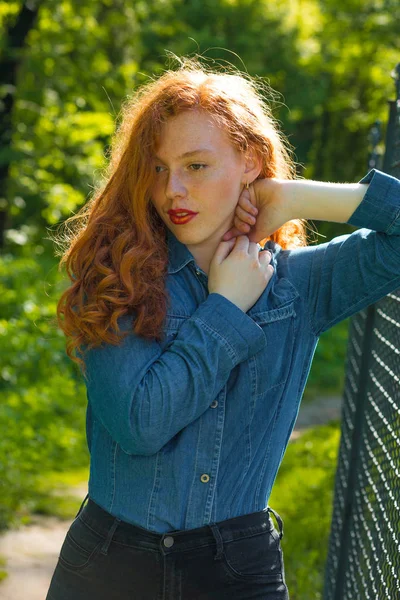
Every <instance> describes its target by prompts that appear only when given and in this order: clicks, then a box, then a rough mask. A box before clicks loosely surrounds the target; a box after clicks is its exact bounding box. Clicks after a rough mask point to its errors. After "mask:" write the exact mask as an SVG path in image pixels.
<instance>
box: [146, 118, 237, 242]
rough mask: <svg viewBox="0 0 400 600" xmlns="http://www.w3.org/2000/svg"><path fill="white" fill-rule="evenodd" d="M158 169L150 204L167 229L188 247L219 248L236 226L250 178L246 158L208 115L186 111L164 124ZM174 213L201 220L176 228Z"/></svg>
mask: <svg viewBox="0 0 400 600" xmlns="http://www.w3.org/2000/svg"><path fill="white" fill-rule="evenodd" d="M154 170H155V180H154V184H153V186H152V189H151V199H152V203H153V205H154V207H155V209H156V210H157V213H158V214H159V216H160V217H161V219H162V220H163V221H164V223H165V224H166V226H167V227H168V228H169V229H170V230H171V231H172V232H173V233H174V235H175V237H177V238H178V239H179V240H180V241H181V242H182V243H183V244H186V245H188V246H189V247H190V246H194V248H196V246H197V245H199V246H198V247H199V248H203V249H206V248H207V247H208V246H210V247H214V249H215V248H216V246H217V245H218V244H219V242H220V241H221V238H222V236H223V235H224V233H225V232H226V231H228V229H230V227H231V226H232V224H233V217H234V212H235V207H236V204H237V202H238V199H239V195H240V192H241V190H242V188H243V184H244V183H245V182H246V181H247V180H248V179H249V177H248V176H247V177H246V174H245V173H246V162H245V159H244V154H243V153H240V152H238V151H237V150H236V148H235V147H234V146H233V144H232V143H231V142H230V140H229V138H228V136H227V134H226V133H225V132H224V131H223V130H222V129H221V128H220V127H218V125H216V123H215V122H214V121H213V119H212V117H211V116H210V115H209V114H207V113H206V112H204V111H200V110H199V111H198V110H191V111H189V110H188V111H185V112H183V113H181V114H179V115H178V116H176V117H171V118H170V119H168V121H167V122H166V123H165V124H164V125H163V128H162V131H161V136H160V142H159V146H158V148H157V150H156V157H155V161H154ZM170 209H172V210H175V209H181V210H182V211H184V210H190V211H194V212H196V213H197V215H196V216H195V217H194V218H192V219H191V220H189V221H188V222H186V223H184V224H177V223H173V222H172V220H171V218H170V215H169V214H168V211H169V210H170ZM190 249H191V248H190Z"/></svg>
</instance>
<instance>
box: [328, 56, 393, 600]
mask: <svg viewBox="0 0 400 600" xmlns="http://www.w3.org/2000/svg"><path fill="white" fill-rule="evenodd" d="M394 79H395V84H396V100H394V101H390V102H389V122H388V127H387V134H386V144H385V145H386V151H385V157H384V160H383V165H382V166H381V165H380V160H379V154H378V153H377V152H376V145H377V144H378V142H379V137H380V133H379V132H380V124H379V122H377V123H375V125H374V128H373V130H372V131H371V136H370V141H371V142H372V145H373V150H372V152H371V155H370V159H369V167H370V168H372V167H376V168H379V169H381V170H383V171H385V172H387V173H389V174H391V175H394V176H395V177H398V178H400V64H399V65H397V67H396V69H395V73H394ZM324 600H400V289H399V290H396V291H395V292H394V293H392V294H389V295H388V296H386V297H385V298H383V299H382V300H380V301H379V302H377V303H376V304H374V305H372V306H369V307H367V308H366V309H364V310H362V311H360V312H359V313H358V314H356V315H354V317H352V318H351V319H350V328H349V341H348V348H347V358H346V377H345V386H344V396H343V407H342V431H341V441H340V449H339V458H338V464H337V471H336V480H335V495H334V502H333V515H332V524H331V531H330V539H329V548H328V558H327V562H326V569H325V587H324Z"/></svg>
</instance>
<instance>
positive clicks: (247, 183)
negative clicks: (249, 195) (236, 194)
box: [244, 181, 250, 190]
mask: <svg viewBox="0 0 400 600" xmlns="http://www.w3.org/2000/svg"><path fill="white" fill-rule="evenodd" d="M244 185H245V187H246V190H248V189H249V187H250V183H249V182H248V181H246V183H245V184H244Z"/></svg>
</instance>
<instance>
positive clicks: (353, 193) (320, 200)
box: [284, 179, 368, 223]
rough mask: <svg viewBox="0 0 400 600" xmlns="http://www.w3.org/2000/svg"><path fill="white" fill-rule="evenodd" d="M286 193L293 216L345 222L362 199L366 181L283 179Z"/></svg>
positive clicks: (293, 217)
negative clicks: (340, 181) (327, 181)
mask: <svg viewBox="0 0 400 600" xmlns="http://www.w3.org/2000/svg"><path fill="white" fill-rule="evenodd" d="M284 188H286V189H285V192H284V193H285V195H287V199H288V202H289V205H290V213H291V215H292V217H291V218H292V219H315V220H317V221H318V220H319V221H334V222H336V223H346V222H347V221H348V220H349V218H350V217H351V215H352V214H353V212H354V211H355V210H356V208H357V206H358V205H359V204H360V203H361V200H362V199H363V197H364V195H365V192H366V191H367V189H368V184H365V183H325V182H322V181H311V180H303V179H301V180H299V179H297V180H294V181H285V183H284Z"/></svg>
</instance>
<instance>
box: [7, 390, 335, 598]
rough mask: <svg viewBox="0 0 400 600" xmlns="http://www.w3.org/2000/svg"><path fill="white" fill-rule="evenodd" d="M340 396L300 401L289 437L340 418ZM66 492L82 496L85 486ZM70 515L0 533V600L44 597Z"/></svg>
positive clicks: (85, 489) (39, 521) (70, 521)
mask: <svg viewBox="0 0 400 600" xmlns="http://www.w3.org/2000/svg"><path fill="white" fill-rule="evenodd" d="M340 407H341V398H339V397H332V396H330V397H325V398H319V399H318V400H316V401H315V402H312V403H311V404H303V405H301V407H300V412H299V415H298V418H297V422H296V427H295V429H294V431H293V433H292V436H291V438H290V439H291V440H295V439H297V438H298V437H299V436H300V435H301V434H302V432H304V431H305V430H306V429H308V428H309V427H312V426H314V425H321V424H323V423H327V422H329V421H331V420H333V419H338V418H340ZM69 493H72V494H76V496H77V497H78V498H79V499H81V500H83V498H84V497H85V496H86V493H87V486H86V485H81V486H77V487H76V488H74V489H73V490H69ZM71 523H72V519H71V520H69V521H60V520H59V519H56V518H55V517H40V516H36V517H35V519H34V523H33V524H31V525H28V526H25V527H21V528H20V529H18V530H10V531H8V532H7V533H5V534H4V535H2V536H0V556H4V557H5V558H6V561H7V564H6V570H7V572H8V577H7V578H6V579H5V580H4V581H3V582H1V583H0V600H45V598H46V594H47V590H48V588H49V584H50V580H51V577H52V574H53V571H54V568H55V566H56V563H57V559H58V554H59V551H60V548H61V545H62V543H63V541H64V538H65V535H66V532H67V531H68V528H69V526H70V524H71Z"/></svg>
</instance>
